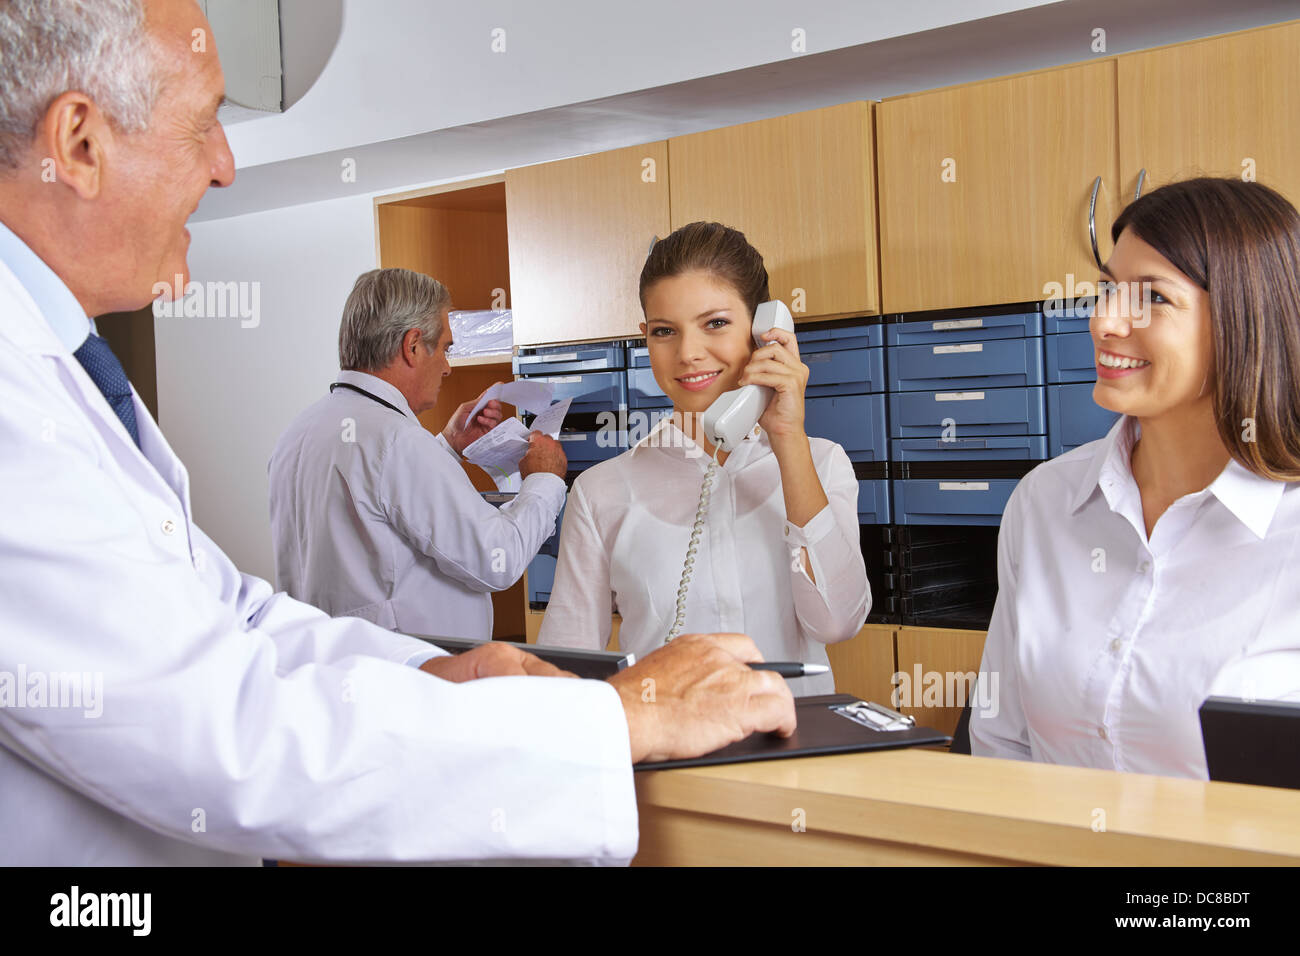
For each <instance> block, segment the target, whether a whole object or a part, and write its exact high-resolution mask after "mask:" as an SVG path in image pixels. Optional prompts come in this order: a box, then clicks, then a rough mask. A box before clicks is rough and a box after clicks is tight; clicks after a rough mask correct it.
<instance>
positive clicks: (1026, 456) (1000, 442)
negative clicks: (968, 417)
mask: <svg viewBox="0 0 1300 956" xmlns="http://www.w3.org/2000/svg"><path fill="white" fill-rule="evenodd" d="M890 447H891V448H892V449H893V455H892V456H891V460H893V461H1042V460H1043V459H1044V458H1046V457H1047V438H1046V437H1045V436H1042V435H1035V436H1024V437H1018V436H1014V435H1011V436H1006V437H995V438H994V437H991V438H961V437H957V438H954V439H953V440H952V441H943V440H942V439H941V438H895V439H894V440H893V441H891V442H890Z"/></svg>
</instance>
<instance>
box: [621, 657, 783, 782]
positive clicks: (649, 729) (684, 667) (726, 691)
mask: <svg viewBox="0 0 1300 956" xmlns="http://www.w3.org/2000/svg"><path fill="white" fill-rule="evenodd" d="M762 659H763V656H762V655H761V654H760V653H759V652H758V648H757V647H755V646H754V642H753V641H751V640H750V639H749V638H748V637H746V636H745V635H744V634H687V635H683V636H682V637H679V638H676V639H675V640H673V641H672V642H671V643H670V644H667V645H665V646H664V647H661V648H659V649H658V650H657V651H655V652H654V653H652V654H648V655H646V657H645V658H644V659H642V660H641V661H640V662H639V663H637V664H634V665H633V666H632V667H629V668H627V669H626V670H622V671H619V672H618V673H617V674H615V675H614V676H613V677H611V678H609V683H610V684H612V685H613V686H614V688H615V689H616V690H617V691H618V694H619V697H621V698H622V700H623V711H624V713H625V714H626V715H627V728H628V736H629V738H630V740H631V744H632V762H633V763H640V762H641V761H643V760H656V761H657V760H679V759H685V758H688V757H699V756H701V755H703V754H706V753H710V752H712V751H714V750H717V749H718V748H719V747H725V746H726V745H727V744H731V743H735V742H736V741H737V740H743V739H745V738H746V737H748V736H749V735H750V734H752V733H754V732H756V731H775V732H776V733H778V734H780V735H781V736H782V737H789V736H790V735H791V734H793V733H794V729H795V714H794V696H793V695H792V694H791V693H790V688H789V687H788V686H787V685H786V682H785V680H784V679H783V678H781V677H779V676H777V675H776V674H775V673H773V672H771V671H755V670H750V668H749V663H748V662H750V661H761V660H762Z"/></svg>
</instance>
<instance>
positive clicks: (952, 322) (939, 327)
mask: <svg viewBox="0 0 1300 956" xmlns="http://www.w3.org/2000/svg"><path fill="white" fill-rule="evenodd" d="M931 328H932V329H933V330H934V331H935V332H951V331H953V330H954V329H982V328H984V320H983V319H948V320H947V321H944V322H935V323H934V324H933V325H932V326H931Z"/></svg>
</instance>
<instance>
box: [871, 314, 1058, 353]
mask: <svg viewBox="0 0 1300 956" xmlns="http://www.w3.org/2000/svg"><path fill="white" fill-rule="evenodd" d="M1042 334H1043V317H1042V316H1041V315H1039V314H1038V313H1037V312H1021V313H1016V314H1013V315H981V316H977V317H974V318H969V319H956V318H954V319H935V320H933V321H926V322H895V323H893V324H891V325H888V326H886V331H885V341H886V343H887V344H889V345H890V346H899V345H943V344H945V343H948V342H990V341H995V340H997V339H1023V338H1027V337H1031V336H1035V335H1042Z"/></svg>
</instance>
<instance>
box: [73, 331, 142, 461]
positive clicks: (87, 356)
mask: <svg viewBox="0 0 1300 956" xmlns="http://www.w3.org/2000/svg"><path fill="white" fill-rule="evenodd" d="M72 354H73V355H74V356H75V357H76V359H77V361H78V362H80V363H81V367H82V368H84V369H85V370H86V374H87V375H89V376H90V380H91V381H92V382H94V383H95V385H97V386H98V387H99V390H100V391H101V392H103V393H104V398H106V399H108V404H109V407H110V408H112V409H113V411H114V412H115V413H116V414H117V417H118V418H120V419H122V424H123V425H125V426H126V430H127V431H128V432H129V433H130V435H131V439H132V440H133V441H134V442H135V444H136V447H137V448H138V447H140V432H139V430H138V429H137V428H136V424H135V403H134V402H133V401H132V399H131V383H130V382H128V381H127V379H126V372H124V371H122V363H121V362H119V361H118V360H117V356H116V355H114V354H113V350H112V349H111V348H109V347H108V343H107V342H105V341H104V340H103V339H102V338H100V337H99V336H98V335H96V334H95V333H94V332H91V333H90V335H89V336H87V338H86V341H85V342H83V343H82V346H81V348H79V349H77V351H75V352H73V353H72Z"/></svg>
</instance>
